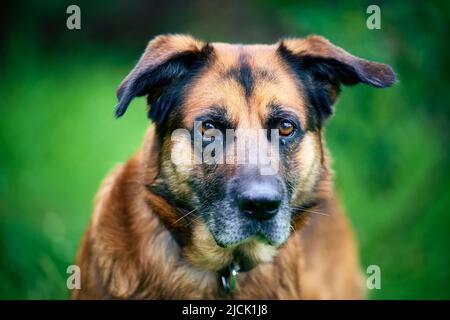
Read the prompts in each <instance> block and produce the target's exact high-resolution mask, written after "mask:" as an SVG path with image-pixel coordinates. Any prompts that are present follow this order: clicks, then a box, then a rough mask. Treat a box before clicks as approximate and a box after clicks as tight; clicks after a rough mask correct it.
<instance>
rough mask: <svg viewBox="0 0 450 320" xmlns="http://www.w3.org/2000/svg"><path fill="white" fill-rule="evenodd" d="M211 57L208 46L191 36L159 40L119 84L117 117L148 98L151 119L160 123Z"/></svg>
mask: <svg viewBox="0 0 450 320" xmlns="http://www.w3.org/2000/svg"><path fill="white" fill-rule="evenodd" d="M211 54H212V47H211V46H210V45H208V43H206V42H202V41H199V40H196V39H194V38H193V37H191V36H187V35H162V36H157V37H156V38H154V39H153V40H152V41H150V43H149V44H148V46H147V48H146V50H145V52H144V54H143V55H142V57H141V59H140V60H139V61H138V63H137V64H136V66H135V67H134V68H133V70H131V72H130V73H129V74H128V76H127V77H126V78H125V79H124V80H123V81H122V83H121V84H120V86H119V88H118V90H117V97H118V99H119V103H118V104H117V106H116V109H115V116H116V117H117V118H118V117H120V116H122V115H123V114H124V113H125V112H126V110H127V108H128V105H129V104H130V102H131V100H133V98H134V97H140V96H144V95H147V97H148V98H147V100H148V103H149V108H150V109H149V117H150V119H152V120H153V121H155V122H156V123H157V124H158V123H161V122H162V121H163V120H164V118H165V116H166V115H167V114H168V112H169V110H170V108H172V107H173V106H174V105H176V104H177V103H178V102H179V101H178V96H179V94H180V93H179V91H180V90H179V89H180V86H182V85H183V84H186V82H187V80H188V79H189V78H190V77H191V76H193V75H194V74H195V73H196V72H197V71H198V70H199V69H200V68H201V67H202V66H203V65H205V64H206V62H207V61H208V59H209V57H210V56H211ZM174 86H176V88H174Z"/></svg>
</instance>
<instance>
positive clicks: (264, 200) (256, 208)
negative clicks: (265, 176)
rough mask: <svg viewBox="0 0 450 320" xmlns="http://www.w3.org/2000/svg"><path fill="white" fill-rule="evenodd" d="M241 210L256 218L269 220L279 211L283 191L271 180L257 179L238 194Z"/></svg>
mask: <svg viewBox="0 0 450 320" xmlns="http://www.w3.org/2000/svg"><path fill="white" fill-rule="evenodd" d="M237 200H238V205H239V209H240V210H241V212H243V213H244V214H245V215H246V216H247V217H249V218H251V219H254V220H267V219H270V218H272V217H273V216H275V215H276V213H277V212H278V209H279V208H280V205H281V201H282V193H281V191H280V190H279V188H278V186H277V185H274V184H273V183H270V182H269V181H255V182H252V183H249V184H247V185H246V188H245V190H242V191H241V192H240V193H239V194H238V196H237Z"/></svg>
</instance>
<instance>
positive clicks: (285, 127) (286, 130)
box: [278, 120, 295, 137]
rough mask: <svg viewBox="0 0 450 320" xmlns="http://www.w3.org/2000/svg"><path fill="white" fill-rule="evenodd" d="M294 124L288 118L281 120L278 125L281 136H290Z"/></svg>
mask: <svg viewBox="0 0 450 320" xmlns="http://www.w3.org/2000/svg"><path fill="white" fill-rule="evenodd" d="M294 129H295V127H294V124H293V123H292V122H290V121H289V120H282V121H281V122H280V124H279V126H278V130H279V131H280V135H281V136H285V137H286V136H290V135H291V134H292V133H293V132H294Z"/></svg>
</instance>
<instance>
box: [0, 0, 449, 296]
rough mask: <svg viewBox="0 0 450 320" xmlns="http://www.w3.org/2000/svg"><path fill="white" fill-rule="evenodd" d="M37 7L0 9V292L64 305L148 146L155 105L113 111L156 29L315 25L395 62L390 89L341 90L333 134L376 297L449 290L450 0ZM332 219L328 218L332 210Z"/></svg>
mask: <svg viewBox="0 0 450 320" xmlns="http://www.w3.org/2000/svg"><path fill="white" fill-rule="evenodd" d="M164 3H165V4H161V3H156V2H155V1H149V2H145V3H144V1H138V0H135V1H128V2H126V1H118V2H114V3H111V2H108V1H98V2H97V1H96V2H95V3H92V1H91V2H88V1H79V2H78V3H77V4H78V5H80V7H81V10H82V30H80V31H68V30H67V29H66V28H65V19H66V17H67V15H66V14H65V8H66V7H67V6H68V5H69V4H72V2H68V1H59V2H54V1H50V0H47V1H27V2H18V3H17V4H15V5H10V6H9V7H8V6H7V7H6V10H4V12H3V13H2V15H3V16H2V17H0V18H2V19H1V20H2V23H3V24H4V25H3V27H2V28H1V29H2V30H3V31H2V37H1V41H0V44H1V47H0V48H1V53H2V54H1V56H0V57H1V64H0V66H1V70H0V298H3V299H5V298H8V299H10V298H19V299H40V298H49V299H64V298H68V291H67V289H66V278H67V274H66V268H67V266H68V265H70V264H72V263H73V261H74V256H75V253H76V250H77V246H78V242H79V239H80V237H81V235H82V233H83V231H84V228H85V227H86V224H87V221H88V219H89V217H90V214H91V210H92V200H93V197H94V194H95V192H96V190H97V188H98V186H99V184H100V181H101V180H102V178H103V177H104V176H105V174H106V173H107V172H108V170H109V169H110V168H112V167H113V166H114V164H116V163H118V162H121V161H124V160H126V159H127V158H128V157H129V156H130V155H131V154H132V153H133V152H134V151H135V150H136V149H137V148H138V147H139V145H140V143H141V142H142V138H143V135H144V132H145V128H146V127H147V126H148V125H149V123H148V120H147V119H146V116H145V102H144V99H137V100H136V101H134V102H133V103H132V105H131V107H130V109H129V112H127V115H126V116H125V117H124V118H123V119H120V120H114V119H113V117H112V111H113V106H114V105H115V103H116V98H115V89H116V87H117V85H118V84H119V82H120V81H121V79H122V78H123V77H124V76H125V75H126V74H127V72H128V71H129V69H130V68H131V67H132V66H133V64H134V63H135V62H136V60H137V58H138V57H139V55H140V54H141V52H142V50H143V48H144V47H145V43H146V42H147V41H148V40H149V39H150V38H151V37H153V36H154V35H156V34H159V33H166V32H188V33H192V34H194V35H196V36H197V37H200V38H204V39H207V40H220V41H228V42H274V41H276V40H277V39H278V38H279V37H281V36H283V35H290V36H304V35H306V34H309V33H317V34H321V35H324V36H326V37H328V38H329V39H330V40H332V41H333V42H335V43H336V44H338V45H340V46H342V47H344V48H345V49H347V50H348V51H350V52H352V53H354V54H357V55H360V56H362V57H365V58H368V59H373V60H378V61H382V62H385V63H389V64H391V65H392V66H393V67H394V69H395V70H396V72H397V73H398V77H399V82H398V84H397V85H395V86H394V87H392V88H389V89H383V90H378V89H373V88H369V87H366V86H363V85H360V86H355V87H353V88H344V89H343V92H342V94H341V98H340V100H339V102H338V104H337V106H336V115H335V116H334V117H333V118H332V119H331V120H330V121H329V123H328V125H327V130H326V138H327V144H328V147H329V148H330V149H331V152H332V155H333V159H334V169H335V171H336V187H337V189H338V190H339V192H340V194H341V197H342V199H343V201H344V203H345V206H346V208H347V211H348V214H349V216H350V218H351V220H352V222H353V225H354V229H355V231H356V234H357V237H358V242H359V250H360V255H361V259H362V267H363V269H365V268H367V266H369V265H372V264H376V265H379V266H380V268H381V272H382V282H381V284H382V288H381V290H372V291H370V292H369V295H370V297H371V298H374V299H404V298H407V299H417V298H428V299H430V298H450V233H449V230H450V215H449V209H450V200H449V192H450V180H449V169H448V164H449V155H450V153H449V148H448V142H449V139H448V138H449V134H448V132H449V131H448V126H449V115H450V109H449V102H450V99H449V89H448V88H449V71H450V68H449V49H448V45H447V44H446V39H447V38H448V30H449V15H450V6H449V5H448V2H444V1H442V2H441V1H431V2H406V1H405V2H391V1H389V2H387V1H386V2H383V1H381V2H378V3H377V4H378V5H379V6H380V8H381V17H382V29H381V30H368V29H367V28H366V25H365V23H366V18H367V16H368V15H367V14H366V13H365V9H366V8H367V6H368V5H369V4H373V3H372V2H364V1H363V2H357V1H348V2H345V4H344V3H341V2H337V1H330V2H328V1H326V2H318V1H303V2H300V1H281V0H279V1H269V0H266V1H247V2H245V4H243V3H242V2H238V1H229V2H228V1H227V2H224V1H206V0H203V1H201V0H198V1H192V2H183V1H166V2H164ZM324 219H326V217H324Z"/></svg>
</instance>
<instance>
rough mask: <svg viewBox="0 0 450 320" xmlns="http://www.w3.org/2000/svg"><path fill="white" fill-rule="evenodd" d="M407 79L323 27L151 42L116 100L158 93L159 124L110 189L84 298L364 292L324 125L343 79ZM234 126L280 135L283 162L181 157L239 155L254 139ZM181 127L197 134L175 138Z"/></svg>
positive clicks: (85, 243)
mask: <svg viewBox="0 0 450 320" xmlns="http://www.w3.org/2000/svg"><path fill="white" fill-rule="evenodd" d="M395 81H396V75H395V73H394V71H393V70H392V68H391V67H390V66H388V65H386V64H382V63H377V62H372V61H368V60H365V59H362V58H359V57H356V56H354V55H352V54H350V53H348V52H347V51H345V50H343V49H342V48H339V47H337V46H335V45H334V44H332V43H331V42H330V41H328V40H327V39H325V38H323V37H321V36H317V35H311V36H308V37H306V38H286V39H282V40H280V41H279V42H277V43H275V44H272V45H259V44H258V45H241V44H227V43H209V42H204V41H201V40H197V39H195V38H193V37H191V36H189V35H173V34H169V35H161V36H157V37H156V38H154V39H153V40H151V41H150V42H149V44H148V46H147V48H146V50H145V52H144V53H143V55H142V57H141V58H140V60H139V61H138V63H137V65H136V66H135V67H134V68H133V69H132V71H131V72H130V73H129V74H128V76H127V77H126V78H125V79H124V80H123V81H122V83H121V84H120V86H119V88H118V91H117V96H118V100H119V103H118V105H117V106H116V110H115V115H116V117H120V116H122V115H123V114H124V113H125V112H126V110H127V107H128V106H129V104H130V102H131V101H132V100H133V99H134V98H135V97H140V96H146V97H147V102H148V117H149V118H150V120H151V125H150V127H149V129H148V132H147V134H146V137H145V140H144V143H143V145H142V147H141V148H140V149H139V151H138V152H137V153H136V154H135V155H134V156H133V157H132V158H131V159H130V160H128V161H127V162H126V163H124V164H120V165H118V166H117V167H116V168H115V169H113V171H112V172H111V173H110V174H109V175H108V177H107V178H106V179H105V180H104V182H103V184H102V186H101V188H100V190H99V192H98V194H97V197H96V204H95V209H94V212H93V215H92V217H91V220H90V223H89V226H88V228H87V231H86V232H85V234H84V237H83V239H82V241H81V246H80V249H79V252H78V255H77V262H76V263H77V265H78V266H79V267H80V270H81V289H79V290H74V291H73V292H72V297H73V298H74V299H363V298H364V297H365V290H364V280H363V276H362V273H361V271H360V266H359V261H358V255H357V246H356V242H355V239H354V235H353V232H352V229H351V226H350V223H349V221H348V220H347V218H346V216H345V214H344V213H343V210H342V208H341V204H340V202H339V199H338V196H337V194H336V192H335V191H334V189H333V182H332V180H333V173H332V171H331V168H330V161H331V160H330V156H329V154H328V151H327V149H326V145H325V142H324V140H323V127H324V124H325V123H326V121H327V119H328V118H329V117H330V116H331V115H332V114H333V111H334V105H335V102H336V99H337V98H338V96H339V92H340V87H341V85H347V86H349V85H354V84H357V83H365V84H368V85H371V86H373V87H378V88H383V87H388V86H391V85H392V84H394V83H395ZM195 124H197V125H195ZM229 129H233V130H239V129H249V130H250V131H251V130H262V131H263V132H264V130H270V132H272V133H273V135H274V136H278V137H277V139H273V140H276V142H275V143H273V144H272V143H271V144H270V146H269V147H268V149H271V150H273V149H274V148H275V149H277V150H278V152H273V154H271V155H270V157H269V158H270V159H272V160H273V161H271V162H270V165H269V167H272V169H273V168H275V167H276V168H275V170H272V173H270V174H267V173H264V172H263V171H262V170H260V169H261V165H260V164H259V163H258V162H256V163H246V162H245V161H243V162H242V163H236V162H235V161H234V162H231V163H229V162H227V163H225V162H223V161H222V162H219V161H218V160H217V159H213V160H212V161H209V162H208V161H198V162H193V161H190V162H189V161H185V162H183V161H174V159H173V157H174V156H177V155H180V154H183V155H187V156H186V157H185V160H186V159H187V160H189V159H190V160H192V159H193V157H194V155H195V152H196V150H204V149H205V148H207V147H208V146H209V145H210V144H211V143H214V142H218V143H217V144H216V145H217V146H223V150H222V151H221V152H219V151H217V154H219V153H220V154H221V155H222V156H223V157H225V156H224V154H228V153H229V152H230V150H232V149H233V148H234V146H235V144H237V142H236V141H237V140H238V139H241V137H244V135H237V134H236V135H235V136H232V139H231V141H224V139H223V140H221V139H219V138H217V137H218V136H219V135H217V136H215V138H212V135H210V134H208V131H209V130H215V131H216V132H218V133H222V134H223V135H225V131H227V130H229ZM177 130H182V131H183V132H184V133H188V134H191V135H193V136H196V138H192V136H191V137H189V136H186V137H184V136H182V135H181V136H180V137H181V138H180V137H178V138H174V132H176V131H177ZM259 137H261V136H259ZM271 137H272V136H271V135H270V134H269V135H267V136H266V138H267V139H266V140H267V141H269V140H270V141H271V142H272V140H271ZM196 139H197V140H196ZM259 139H260V138H259ZM262 140H264V138H263V139H260V140H254V141H253V140H251V141H250V145H252V144H256V142H255V141H262ZM199 141H200V143H198V142H199ZM196 144H197V145H196ZM195 145H196V146H195ZM247 148H248V145H247ZM244 149H245V148H244ZM175 151H176V152H175ZM275 163H276V164H277V166H275V165H274V164H275Z"/></svg>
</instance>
